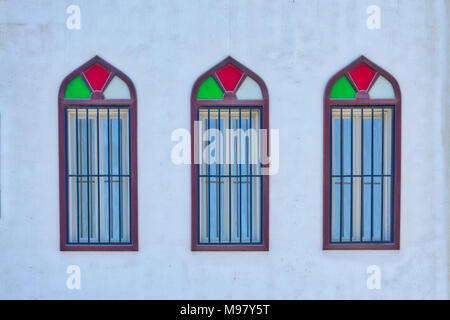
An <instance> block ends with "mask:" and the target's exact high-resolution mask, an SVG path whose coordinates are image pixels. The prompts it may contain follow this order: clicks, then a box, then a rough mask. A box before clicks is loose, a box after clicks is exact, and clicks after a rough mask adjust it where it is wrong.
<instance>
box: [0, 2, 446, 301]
mask: <svg viewBox="0 0 450 320" xmlns="http://www.w3.org/2000/svg"><path fill="white" fill-rule="evenodd" d="M70 4H78V5H80V7H81V15H82V16H81V17H82V28H81V30H68V29H67V28H66V18H67V17H68V15H67V14H66V13H65V11H66V8H67V6H68V5H70ZM371 4H377V5H379V6H380V7H381V19H382V20H381V29H380V30H369V29H367V28H366V19H367V14H366V8H367V6H368V5H371ZM448 17H449V3H448V2H446V1H445V0H436V1H426V0H420V1H419V0H415V1H411V0H398V1H387V0H386V1H380V0H367V1H361V0H359V1H357V0H348V1H325V0H323V1H307V0H304V1H300V0H278V1H269V0H267V1H256V0H254V1H226V0H220V1H218V0H196V1H185V0H177V1H174V0H170V1H157V0H153V1H148V0H145V1H144V0H142V1H125V0H123V1H118V0H116V1H106V0H104V1H84V0H71V1H50V0H47V1H31V0H30V1H13V0H6V1H1V2H0V112H1V119H2V125H1V148H2V149H1V170H2V172H1V190H2V194H1V197H2V201H1V205H2V208H1V217H0V298H57V299H61V298H225V299H228V298H230V299H231V298H270V299H272V298H274V299H277V298H288V299H289V298H295V299H298V298H300V299H302V298H326V299H328V298H345V299H346V298H356V299H359V298H369V299H371V298H385V299H391V298H395V299H397V298H406V299H412V298H415V299H422V298H441V299H442V298H444V299H446V298H448V287H447V286H448V282H447V279H448V278H447V277H448V262H447V261H448V260H447V256H448V254H449V252H448V247H447V240H446V239H447V235H448V233H449V230H448V229H449V227H448V226H449V225H448V223H447V219H448V217H447V216H448V211H449V210H448V194H449V189H448V184H446V182H445V172H446V171H447V177H448V172H449V171H448V161H449V157H448V152H449V150H448V146H449V144H448V140H447V143H446V144H444V137H447V136H448V129H447V128H448V124H449V121H448V117H449V114H450V113H449V111H448V107H449V105H448V96H447V95H446V93H447V92H448V86H447V91H446V85H447V83H446V78H445V77H446V74H447V73H448V66H447V59H448V57H447V55H446V51H448V48H449V47H448V42H447V40H448V35H447V34H446V23H447V21H448ZM96 54H98V55H100V56H101V57H103V58H104V59H106V60H107V61H108V62H110V63H112V64H113V65H115V66H116V67H117V68H119V69H120V70H122V71H124V72H125V73H126V74H127V75H128V76H129V77H130V78H131V79H132V80H133V82H134V84H135V86H136V89H137V94H138V166H139V170H138V176H139V246H140V250H139V252H60V251H59V212H58V208H59V199H58V197H59V192H58V188H59V187H58V141H57V137H58V127H57V124H58V123H57V93H58V88H59V85H60V83H61V81H62V80H63V78H64V77H65V76H66V75H67V74H68V73H69V72H71V71H72V70H73V69H75V68H76V67H78V66H79V65H81V64H83V63H84V62H86V61H87V60H89V59H90V58H92V57H93V56H94V55H96ZM361 54H364V55H366V56H367V57H368V58H369V59H371V60H372V61H374V62H375V63H377V64H379V65H380V66H381V67H383V68H385V69H386V70H388V71H389V72H391V73H392V74H393V75H394V77H396V79H397V80H398V82H399V84H400V88H401V91H402V101H403V105H402V107H403V119H402V126H403V130H402V147H403V148H402V188H401V193H402V201H401V219H402V221H401V250H400V251H322V250H321V247H322V108H323V105H322V98H323V96H322V95H323V91H324V88H325V84H326V82H327V81H328V79H329V78H330V77H331V76H332V75H333V74H334V73H335V72H337V71H338V70H339V69H341V68H342V67H344V66H345V65H347V64H348V63H350V62H351V61H353V60H354V59H355V58H357V57H358V56H359V55H361ZM228 55H231V56H233V57H234V58H236V59H237V60H238V61H240V62H242V63H243V64H244V65H246V66H247V67H249V68H250V69H252V70H254V71H255V72H256V73H258V74H259V75H260V76H261V77H262V78H263V79H264V80H265V82H266V84H267V86H268V89H269V95H270V110H271V111H270V112H271V113H270V124H271V127H272V128H278V129H280V162H281V163H280V171H279V173H278V174H277V175H275V176H273V177H271V185H270V251H269V252H191V251H190V199H191V196H190V169H189V167H188V166H183V165H181V166H176V165H174V164H172V162H171V161H170V151H171V148H172V147H173V145H174V143H173V142H171V140H170V135H171V132H172V131H173V130H174V129H176V128H189V108H190V105H189V102H190V99H189V98H190V90H191V88H192V85H193V83H194V81H195V80H196V78H197V77H198V76H199V75H200V74H202V73H203V72H204V71H206V70H207V69H208V68H210V67H212V66H213V65H215V64H216V63H217V62H219V61H221V60H222V59H223V58H225V57H226V56H228ZM445 104H446V107H447V109H445V108H444V106H445ZM445 119H446V125H447V126H444V120H445ZM447 139H448V138H447ZM445 145H446V146H447V151H446V152H447V158H446V157H445V156H444V154H445V152H444V146H445ZM71 264H75V265H79V266H80V268H81V275H82V288H81V290H78V291H77V290H68V289H67V288H66V279H67V276H68V275H67V274H66V273H65V272H66V268H67V266H68V265H71ZM371 264H376V265H379V266H380V267H381V270H382V289H381V290H368V289H367V288H366V279H367V274H366V268H367V266H368V265H371Z"/></svg>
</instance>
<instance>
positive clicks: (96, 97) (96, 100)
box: [58, 56, 138, 251]
mask: <svg viewBox="0 0 450 320" xmlns="http://www.w3.org/2000/svg"><path fill="white" fill-rule="evenodd" d="M94 64H99V65H101V66H103V67H104V68H106V69H108V70H109V71H110V72H111V73H110V74H109V77H108V79H107V80H106V83H105V84H104V88H106V87H107V86H108V84H109V82H110V81H111V80H112V79H113V77H114V76H118V77H119V78H120V79H122V80H123V81H124V82H125V83H126V84H127V86H128V89H129V91H130V99H114V100H112V99H105V98H104V96H103V93H102V91H98V90H97V91H94V90H92V94H91V96H90V99H65V98H64V93H65V90H66V86H67V84H68V83H69V82H70V80H72V79H73V78H74V77H76V76H81V77H82V78H83V79H84V80H85V82H86V83H88V82H87V81H86V79H85V77H84V74H83V71H85V70H87V69H89V68H90V67H91V66H93V65H94ZM104 88H103V89H104ZM70 105H74V106H90V105H92V106H114V105H128V106H129V107H130V146H129V148H130V160H131V161H130V165H131V170H130V175H131V207H130V209H131V223H132V226H131V244H124V245H119V244H118V245H115V244H113V245H111V244H82V245H79V244H74V245H72V244H68V243H67V242H66V236H67V234H66V233H67V231H66V226H67V219H66V217H67V211H66V210H67V209H66V188H67V185H66V154H65V148H66V145H65V132H66V124H65V106H70ZM58 132H59V137H58V140H59V143H58V144H59V185H60V188H59V206H60V207H59V212H60V215H59V217H60V250H61V251H137V250H138V211H137V210H138V202H137V201H138V197H137V194H138V188H137V186H138V183H137V99H136V89H135V87H134V85H133V82H132V81H131V79H130V78H129V77H128V76H127V75H125V74H124V73H123V72H121V71H120V70H118V69H117V68H115V67H114V66H112V65H111V64H109V63H108V62H106V61H105V60H103V59H102V58H100V57H99V56H95V57H94V58H92V59H91V60H89V61H88V62H86V63H85V64H83V65H81V66H80V67H78V68H77V69H75V70H74V71H72V72H71V73H70V74H69V75H68V76H66V77H65V78H64V80H63V81H62V83H61V86H60V88H59V94H58Z"/></svg>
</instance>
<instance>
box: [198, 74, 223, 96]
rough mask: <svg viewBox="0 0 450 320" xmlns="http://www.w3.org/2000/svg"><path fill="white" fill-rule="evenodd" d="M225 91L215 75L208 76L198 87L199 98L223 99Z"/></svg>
mask: <svg viewBox="0 0 450 320" xmlns="http://www.w3.org/2000/svg"><path fill="white" fill-rule="evenodd" d="M222 98H223V91H222V89H221V88H220V87H219V85H218V84H217V82H216V80H214V78H213V77H208V78H206V80H205V81H203V82H202V84H201V85H200V86H199V87H198V92H197V99H219V100H220V99H222Z"/></svg>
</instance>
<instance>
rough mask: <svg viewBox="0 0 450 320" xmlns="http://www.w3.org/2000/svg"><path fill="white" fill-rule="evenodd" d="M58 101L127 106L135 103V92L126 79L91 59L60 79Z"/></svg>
mask: <svg viewBox="0 0 450 320" xmlns="http://www.w3.org/2000/svg"><path fill="white" fill-rule="evenodd" d="M58 97H59V99H60V100H61V101H62V100H70V101H71V102H74V103H77V102H78V101H80V102H83V103H87V102H99V101H103V100H114V101H116V102H120V103H127V104H130V103H133V102H134V101H135V100H136V89H135V88H134V85H133V82H132V81H131V79H130V78H129V77H128V76H127V75H125V74H124V73H123V72H122V71H120V70H119V69H117V68H115V67H114V66H113V65H111V64H110V63H108V62H107V61H105V60H104V59H102V58H100V57H99V56H95V57H93V58H92V59H91V60H89V61H88V62H86V63H84V64H83V65H81V66H80V67H78V68H77V69H75V70H74V71H72V72H71V73H70V74H69V75H68V76H66V77H65V78H64V80H63V82H62V83H61V86H60V88H59V95H58Z"/></svg>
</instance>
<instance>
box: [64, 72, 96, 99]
mask: <svg viewBox="0 0 450 320" xmlns="http://www.w3.org/2000/svg"><path fill="white" fill-rule="evenodd" d="M90 97H91V90H90V89H89V87H88V86H87V85H86V83H85V82H84V80H83V79H81V77H80V76H76V77H75V78H73V79H72V80H70V82H69V83H68V84H67V86H66V92H65V93H64V98H65V99H89V98H90Z"/></svg>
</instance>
